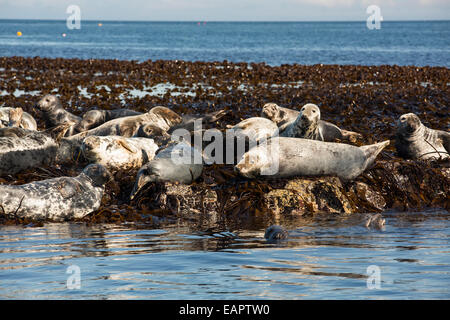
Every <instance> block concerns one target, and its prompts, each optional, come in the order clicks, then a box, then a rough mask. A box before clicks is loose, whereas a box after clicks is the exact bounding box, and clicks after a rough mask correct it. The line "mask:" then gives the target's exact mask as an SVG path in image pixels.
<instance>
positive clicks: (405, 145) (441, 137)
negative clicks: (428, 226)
mask: <svg viewBox="0 0 450 320" xmlns="http://www.w3.org/2000/svg"><path fill="white" fill-rule="evenodd" d="M395 148H396V149H397V153H398V155H399V156H400V157H402V158H405V159H423V160H431V159H448V158H449V157H450V154H449V153H450V133H448V132H445V131H442V130H434V129H430V128H428V127H426V126H425V125H424V124H423V123H422V122H421V121H420V119H419V117H418V116H417V115H415V114H414V113H406V114H403V115H402V116H400V118H399V120H398V122H397V131H396V134H395Z"/></svg>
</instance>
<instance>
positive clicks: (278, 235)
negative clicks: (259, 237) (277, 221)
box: [264, 225, 289, 241]
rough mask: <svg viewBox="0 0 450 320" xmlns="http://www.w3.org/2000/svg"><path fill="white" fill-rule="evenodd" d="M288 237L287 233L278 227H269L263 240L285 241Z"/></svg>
mask: <svg viewBox="0 0 450 320" xmlns="http://www.w3.org/2000/svg"><path fill="white" fill-rule="evenodd" d="M288 236H289V234H288V232H287V231H286V230H285V229H284V228H283V227H281V226H279V225H271V226H270V227H268V228H267V229H266V232H265V233H264V238H265V239H266V240H267V241H277V240H285V239H287V238H288Z"/></svg>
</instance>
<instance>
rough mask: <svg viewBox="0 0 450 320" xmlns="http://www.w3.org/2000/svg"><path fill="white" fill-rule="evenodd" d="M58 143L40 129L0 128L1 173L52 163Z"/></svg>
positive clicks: (11, 172) (10, 172)
mask: <svg viewBox="0 0 450 320" xmlns="http://www.w3.org/2000/svg"><path fill="white" fill-rule="evenodd" d="M57 149H58V144H57V143H56V142H55V140H54V139H53V138H52V137H51V136H49V135H47V134H45V133H43V132H39V131H35V130H28V129H23V128H19V127H9V128H1V129H0V175H4V174H15V173H18V172H20V171H22V170H26V169H30V168H35V167H38V166H42V165H48V164H51V163H52V162H53V161H54V160H55V155H56V152H57Z"/></svg>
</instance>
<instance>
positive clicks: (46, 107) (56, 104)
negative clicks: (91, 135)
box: [36, 94, 81, 137]
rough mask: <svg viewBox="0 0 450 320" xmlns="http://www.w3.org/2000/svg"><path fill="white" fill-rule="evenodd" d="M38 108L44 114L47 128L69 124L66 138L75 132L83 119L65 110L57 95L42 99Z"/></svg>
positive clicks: (46, 96)
mask: <svg viewBox="0 0 450 320" xmlns="http://www.w3.org/2000/svg"><path fill="white" fill-rule="evenodd" d="M36 107H37V108H38V109H39V110H41V111H42V112H43V113H44V116H45V121H46V123H47V126H50V127H55V126H58V125H62V124H69V125H70V127H69V129H68V130H67V132H66V135H65V136H66V137H67V136H71V135H73V134H74V132H75V126H76V125H77V124H78V123H79V122H80V121H81V118H80V117H78V116H76V115H74V114H72V113H70V112H69V111H66V110H64V108H63V106H62V104H61V101H60V100H59V98H58V97H57V96H55V95H51V94H47V95H45V96H44V97H42V99H41V100H39V102H38V103H37V105H36Z"/></svg>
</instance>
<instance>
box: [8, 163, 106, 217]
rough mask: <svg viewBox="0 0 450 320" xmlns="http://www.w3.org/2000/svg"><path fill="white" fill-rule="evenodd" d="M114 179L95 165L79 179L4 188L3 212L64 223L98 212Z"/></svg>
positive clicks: (86, 168)
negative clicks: (111, 180) (109, 182)
mask: <svg viewBox="0 0 450 320" xmlns="http://www.w3.org/2000/svg"><path fill="white" fill-rule="evenodd" d="M110 179H111V174H110V173H109V171H108V170H107V169H106V168H105V167H103V166H102V165H100V164H91V165H88V166H87V167H85V168H84V170H83V171H82V172H81V173H80V174H79V175H78V176H76V177H59V178H53V179H48V180H43V181H36V182H31V183H27V184H23V185H0V210H1V211H3V213H4V214H6V215H9V216H13V217H20V218H24V217H26V218H31V219H34V220H42V219H50V220H54V221H63V220H69V219H77V218H82V217H84V216H86V215H87V214H89V213H91V212H93V211H95V210H97V209H98V208H99V207H100V204H101V199H102V197H103V193H104V190H105V184H106V183H107V182H108V181H109V180H110Z"/></svg>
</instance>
